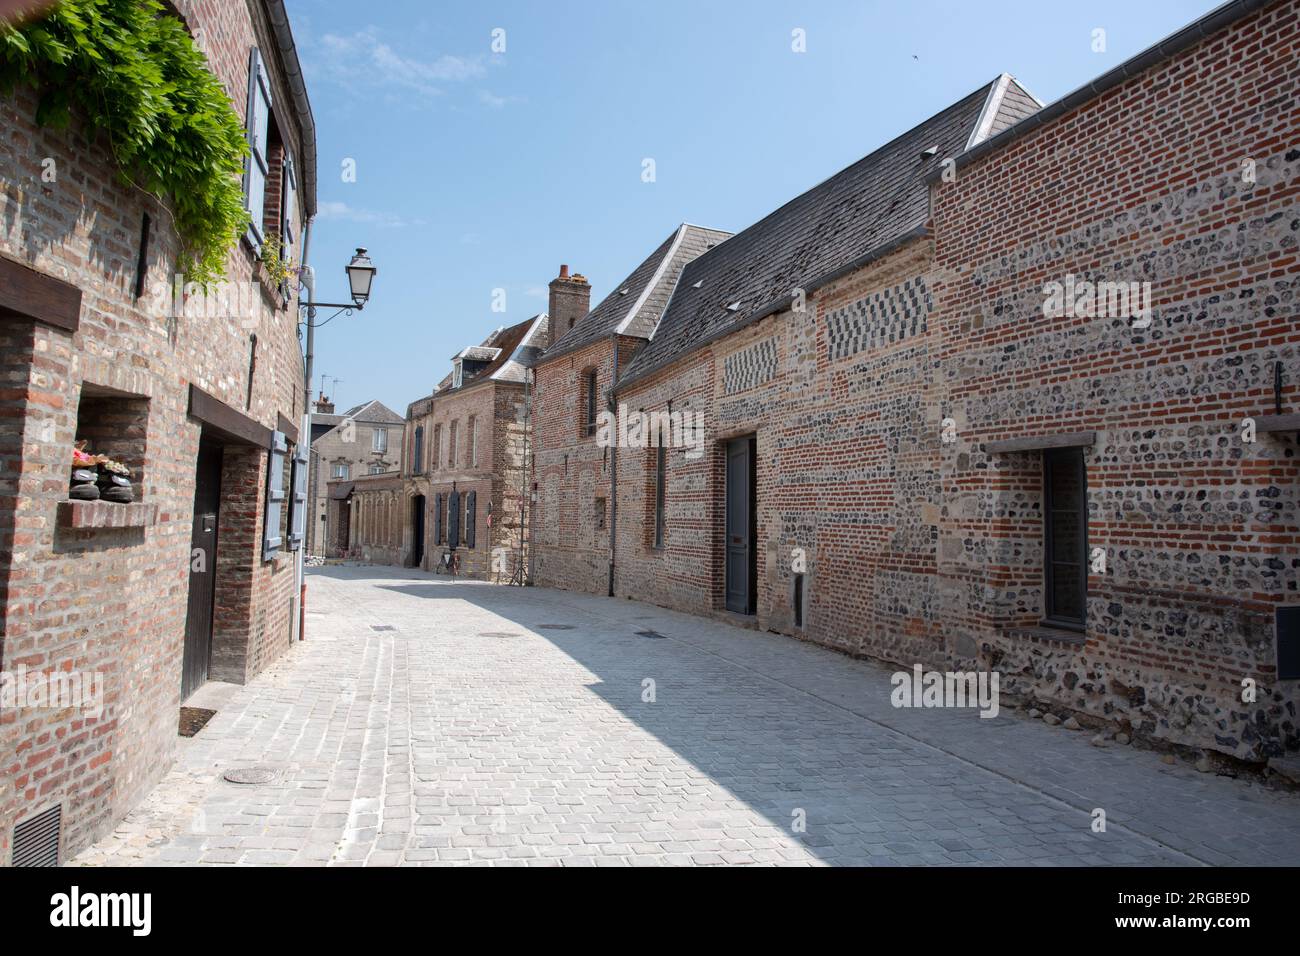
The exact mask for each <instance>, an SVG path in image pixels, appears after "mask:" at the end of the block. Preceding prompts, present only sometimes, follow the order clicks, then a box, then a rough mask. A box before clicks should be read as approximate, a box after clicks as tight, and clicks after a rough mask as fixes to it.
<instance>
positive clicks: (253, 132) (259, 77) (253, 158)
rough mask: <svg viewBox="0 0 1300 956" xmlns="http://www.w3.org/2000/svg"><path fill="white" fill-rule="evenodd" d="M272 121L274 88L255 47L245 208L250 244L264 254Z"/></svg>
mask: <svg viewBox="0 0 1300 956" xmlns="http://www.w3.org/2000/svg"><path fill="white" fill-rule="evenodd" d="M270 118H271V85H270V83H269V82H268V80H267V76H266V68H265V67H264V66H263V65H262V54H261V53H259V52H258V50H257V47H253V49H252V52H251V53H250V54H249V57H248V113H247V115H246V117H245V124H244V125H245V132H246V134H247V136H248V158H247V159H246V160H245V161H244V208H245V209H247V210H248V215H249V219H250V222H249V224H248V241H249V242H250V243H252V244H253V247H254V248H255V249H257V251H258V252H261V251H262V211H263V209H264V207H265V205H266V173H267V169H268V163H267V155H266V137H267V127H268V123H269V122H270Z"/></svg>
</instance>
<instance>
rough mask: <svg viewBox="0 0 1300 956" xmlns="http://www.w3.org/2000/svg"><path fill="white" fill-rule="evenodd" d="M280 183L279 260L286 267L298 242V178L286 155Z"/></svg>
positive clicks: (291, 161)
mask: <svg viewBox="0 0 1300 956" xmlns="http://www.w3.org/2000/svg"><path fill="white" fill-rule="evenodd" d="M282 182H283V186H282V188H281V190H280V195H281V196H282V197H283V201H282V202H281V204H280V207H281V222H280V259H281V261H283V262H284V263H285V264H286V265H288V264H289V263H290V262H292V261H293V250H294V244H295V243H296V242H297V241H298V226H297V222H298V177H297V174H296V173H295V171H294V165H293V159H292V157H290V156H289V155H287V154H286V155H285V157H284V175H283V178H282Z"/></svg>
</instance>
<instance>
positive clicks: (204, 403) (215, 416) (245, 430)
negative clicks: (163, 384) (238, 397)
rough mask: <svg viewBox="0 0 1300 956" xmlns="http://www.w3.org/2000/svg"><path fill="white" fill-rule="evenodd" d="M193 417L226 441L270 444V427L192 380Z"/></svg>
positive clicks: (191, 401) (245, 443)
mask: <svg viewBox="0 0 1300 956" xmlns="http://www.w3.org/2000/svg"><path fill="white" fill-rule="evenodd" d="M190 417H191V418H197V419H198V420H199V421H201V422H202V423H203V424H204V427H205V429H210V430H211V431H213V432H215V433H216V435H217V437H219V438H224V439H225V440H226V441H229V442H235V443H237V444H242V445H255V446H257V447H258V448H270V447H271V435H272V432H271V429H269V428H267V427H266V426H265V425H262V424H259V423H258V422H255V421H254V420H253V419H251V418H249V417H248V416H247V415H245V414H244V413H243V412H237V411H235V409H233V408H231V407H230V406H229V405H227V404H226V403H225V402H223V401H221V400H220V399H219V398H216V397H214V396H212V395H209V394H208V393H207V392H205V391H203V389H201V388H199V387H198V386H197V385H195V384H194V383H193V382H191V383H190Z"/></svg>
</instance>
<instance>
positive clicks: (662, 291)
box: [541, 223, 731, 361]
mask: <svg viewBox="0 0 1300 956" xmlns="http://www.w3.org/2000/svg"><path fill="white" fill-rule="evenodd" d="M730 236H731V233H729V232H723V231H722V230H720V229H706V228H705V227H703V226H696V225H692V224H691V223H682V224H681V225H680V226H678V227H677V228H676V229H675V230H673V232H672V233H671V234H670V235H669V236H668V238H667V239H665V240H664V241H663V242H662V243H660V244H659V248H658V249H656V250H655V251H654V252H652V253H650V256H649V257H648V258H647V259H646V260H645V261H644V262H642V263H641V264H640V265H639V266H637V267H636V268H635V269H633V270H632V274H631V275H629V276H628V277H627V278H625V279H624V280H623V281H622V282H620V283H619V284H618V285H616V286H614V290H613V291H612V292H610V294H609V295H607V296H605V298H604V299H602V300H601V302H600V304H599V305H597V306H596V307H595V308H594V309H592V310H591V311H590V312H588V313H587V314H586V315H585V316H584V317H583V318H581V319H579V320H578V323H577V325H575V326H574V327H573V328H571V329H569V330H568V331H567V332H565V333H564V335H562V336H560V338H559V340H558V341H557V342H556V343H555V344H554V345H552V346H551V347H550V348H549V349H547V350H546V351H545V352H544V353H542V356H541V360H542V361H546V360H547V359H550V358H552V357H554V356H557V355H564V354H566V353H568V352H572V351H574V350H575V349H580V348H582V347H583V346H585V345H590V344H591V343H592V342H596V341H599V340H600V339H607V338H609V337H610V336H611V335H613V334H615V333H616V332H617V333H618V334H620V335H628V336H633V337H636V338H643V339H648V338H650V336H651V334H653V332H654V329H655V326H656V325H657V324H658V322H659V316H660V315H662V314H663V310H664V306H666V305H667V304H668V299H669V296H671V295H672V291H673V286H674V285H676V283H677V277H678V276H679V275H681V272H682V268H683V267H684V266H685V265H686V263H688V262H690V261H691V260H692V259H694V258H696V257H697V256H699V255H700V254H702V253H704V252H707V251H708V250H709V249H712V248H713V247H714V246H716V245H718V244H719V243H721V242H723V241H724V240H725V239H728V238H730Z"/></svg>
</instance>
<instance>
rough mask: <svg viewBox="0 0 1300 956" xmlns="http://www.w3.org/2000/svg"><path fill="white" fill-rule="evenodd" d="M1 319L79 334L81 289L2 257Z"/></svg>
mask: <svg viewBox="0 0 1300 956" xmlns="http://www.w3.org/2000/svg"><path fill="white" fill-rule="evenodd" d="M0 320H8V321H19V322H42V323H44V324H45V325H52V326H54V327H55V328H57V329H63V330H64V331H65V332H75V331H77V328H78V326H80V325H81V290H80V289H78V288H77V287H76V286H75V285H72V284H71V283H68V282H64V281H63V280H62V279H56V278H54V276H48V275H46V274H45V273H43V272H37V271H36V270H35V269H32V268H30V267H29V266H25V265H23V264H22V263H21V262H14V261H13V260H12V259H5V258H0Z"/></svg>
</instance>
